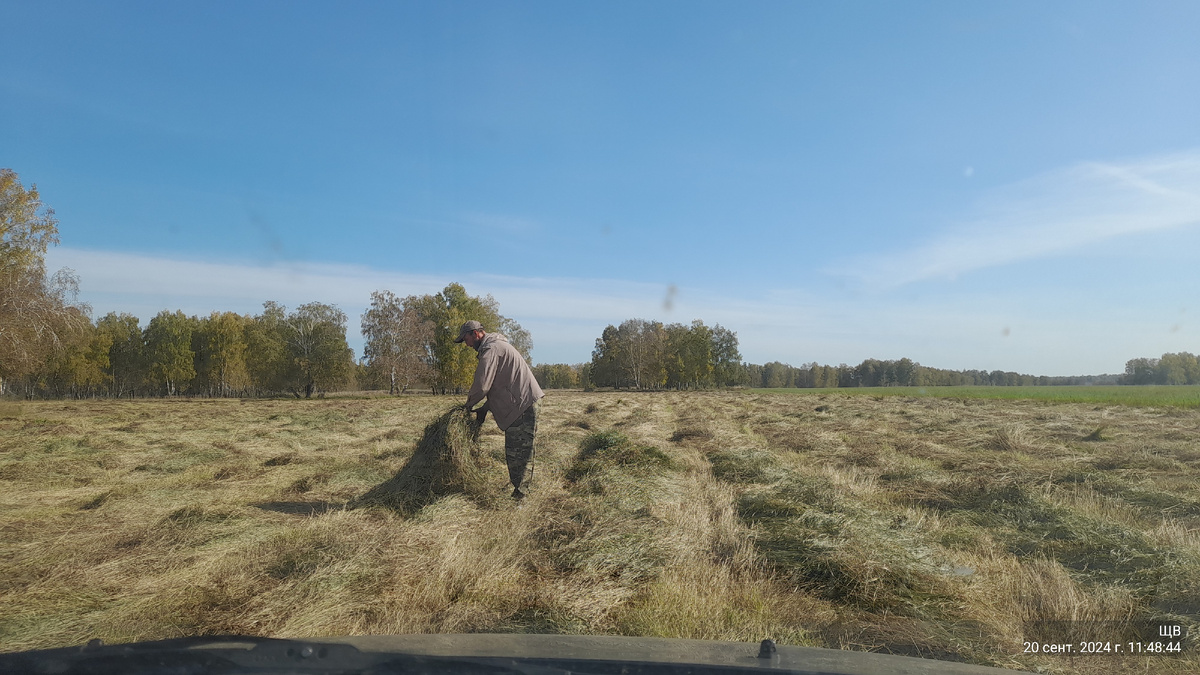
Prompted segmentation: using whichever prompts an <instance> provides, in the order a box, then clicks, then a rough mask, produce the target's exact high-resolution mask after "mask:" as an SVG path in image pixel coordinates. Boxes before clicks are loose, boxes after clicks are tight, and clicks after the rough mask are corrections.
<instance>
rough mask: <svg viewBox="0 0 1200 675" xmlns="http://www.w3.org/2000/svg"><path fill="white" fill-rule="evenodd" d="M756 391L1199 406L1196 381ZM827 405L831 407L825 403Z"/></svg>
mask: <svg viewBox="0 0 1200 675" xmlns="http://www.w3.org/2000/svg"><path fill="white" fill-rule="evenodd" d="M751 391H754V392H756V393H767V394H799V395H804V396H828V395H830V394H835V395H841V396H874V397H880V398H882V397H886V396H909V397H916V398H971V399H999V400H1033V401H1051V402H1056V403H1097V404H1110V405H1129V406H1168V407H1174V408H1200V386H1196V385H1178V386H1167V385H1137V386H1134V385H1094V386H1078V387H848V388H844V389H842V388H833V389H753V390H751ZM826 409H828V407H827V406H826Z"/></svg>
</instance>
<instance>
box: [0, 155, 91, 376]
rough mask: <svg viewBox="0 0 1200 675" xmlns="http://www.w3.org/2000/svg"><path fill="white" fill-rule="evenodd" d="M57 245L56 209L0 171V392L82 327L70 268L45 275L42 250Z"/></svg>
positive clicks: (40, 363) (83, 311) (33, 187)
mask: <svg viewBox="0 0 1200 675" xmlns="http://www.w3.org/2000/svg"><path fill="white" fill-rule="evenodd" d="M57 243H58V219H57V218H55V217H54V209H51V208H50V207H48V206H46V205H45V204H43V203H42V200H41V196H40V194H39V193H38V190H37V186H36V185H31V186H30V188H29V189H28V190H26V189H25V187H24V185H22V184H21V181H20V179H19V178H18V176H17V174H16V172H14V171H13V170H11V169H0V394H2V393H4V391H5V389H6V388H7V387H8V382H9V381H11V380H13V379H16V378H20V377H24V376H27V375H31V374H32V373H34V372H36V371H37V370H38V369H39V368H40V367H42V366H43V365H44V364H45V363H46V359H47V358H49V356H50V355H51V353H53V352H54V351H55V350H58V349H61V348H63V347H64V346H65V344H66V343H67V342H68V341H69V340H70V339H71V338H72V337H73V336H77V335H78V334H79V333H80V332H81V331H83V330H84V324H86V323H88V320H87V315H88V313H89V311H90V310H87V309H86V307H84V306H82V305H76V304H75V293H76V292H77V291H78V288H79V284H78V279H77V278H76V277H75V276H74V274H73V273H72V272H71V271H70V270H60V271H59V272H58V273H56V274H54V275H53V276H50V277H47V275H46V268H45V255H46V249H47V248H48V247H49V246H50V245H51V244H57Z"/></svg>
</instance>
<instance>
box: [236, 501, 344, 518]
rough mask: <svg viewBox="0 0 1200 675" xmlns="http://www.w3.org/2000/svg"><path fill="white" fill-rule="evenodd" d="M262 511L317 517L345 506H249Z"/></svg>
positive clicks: (316, 503)
mask: <svg viewBox="0 0 1200 675" xmlns="http://www.w3.org/2000/svg"><path fill="white" fill-rule="evenodd" d="M250 506H253V507H255V508H258V509H262V510H263V511H274V512H275V513H286V514H288V515H294V516H319V515H321V514H322V513H326V512H328V511H334V510H336V509H340V508H343V507H345V506H346V505H345V504H334V503H333V502H257V503H254V504H251V505H250Z"/></svg>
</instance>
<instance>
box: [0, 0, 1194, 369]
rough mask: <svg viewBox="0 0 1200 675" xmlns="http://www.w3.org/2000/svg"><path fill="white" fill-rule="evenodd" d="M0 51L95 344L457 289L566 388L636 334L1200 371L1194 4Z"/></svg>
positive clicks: (346, 29)
mask: <svg viewBox="0 0 1200 675" xmlns="http://www.w3.org/2000/svg"><path fill="white" fill-rule="evenodd" d="M0 15H3V16H4V17H5V20H4V22H5V24H6V25H7V26H9V27H8V28H6V30H5V47H4V52H5V62H6V65H5V67H4V68H3V69H0V166H5V167H10V168H12V169H14V170H15V171H17V173H18V174H19V175H20V176H21V178H22V180H23V182H25V183H26V184H27V185H28V184H29V183H37V185H38V187H39V188H40V190H41V191H42V195H43V198H44V199H45V201H46V202H47V203H49V204H50V205H52V206H53V207H54V208H55V210H56V211H57V214H58V217H59V218H60V221H61V224H60V233H61V238H62V245H61V246H60V247H58V248H56V249H54V251H53V252H52V253H51V255H50V258H49V262H50V264H51V266H69V267H71V268H73V269H75V270H76V271H77V272H78V273H79V275H80V277H81V299H82V300H84V301H87V302H89V303H91V304H92V306H93V307H94V309H95V311H96V312H97V314H102V313H105V312H108V311H128V312H132V313H134V314H136V315H138V316H140V317H141V318H142V319H143V321H145V320H148V319H149V318H150V316H152V315H153V314H155V313H157V312H158V311H159V310H160V309H172V310H174V309H183V310H184V311H185V312H188V313H194V314H207V313H208V312H211V311H214V310H233V311H239V312H243V313H253V312H256V311H258V309H259V308H260V307H261V304H262V302H263V301H265V300H277V301H281V302H284V303H285V304H288V305H289V306H295V305H297V304H301V303H304V302H309V301H321V302H331V303H336V304H338V305H339V306H340V307H341V308H342V309H343V310H345V311H346V313H347V314H348V315H350V317H351V321H350V331H349V332H350V338H351V344H352V346H354V347H355V348H356V350H357V351H361V337H359V336H358V335H357V330H358V324H357V319H358V316H359V315H360V314H361V313H362V311H363V310H364V309H365V307H366V305H367V303H368V302H369V296H370V292H371V291H373V290H377V289H383V288H387V289H389V290H392V291H394V292H396V293H399V294H401V295H404V294H408V293H429V292H436V291H437V290H439V289H440V288H441V287H442V286H444V285H445V284H446V283H448V282H451V281H458V282H461V283H463V284H464V285H466V287H467V290H468V291H469V292H471V293H473V294H486V293H491V294H492V295H494V296H495V297H496V299H497V300H499V302H500V305H501V311H502V312H504V313H505V314H506V315H509V316H512V317H513V318H515V319H517V320H518V321H519V322H520V323H521V324H522V325H524V326H525V327H527V328H529V329H530V330H531V332H532V333H533V338H534V345H535V347H534V353H533V356H534V360H535V361H536V362H578V361H584V360H587V359H588V358H590V351H591V348H592V343H593V341H594V339H595V338H596V337H597V336H598V335H599V333H600V331H601V330H602V329H603V327H604V326H605V325H607V324H609V323H617V322H620V321H621V320H623V319H626V318H632V317H642V318H649V319H660V320H663V321H668V322H670V321H682V322H688V321H691V320H692V319H694V318H701V319H704V320H705V321H706V322H708V323H710V324H711V323H721V324H722V325H725V326H726V327H728V328H731V329H732V330H735V331H737V333H738V335H739V338H740V340H741V344H742V352H743V356H744V357H745V358H746V359H747V360H749V361H753V362H757V363H762V362H765V361H770V360H781V361H786V362H790V363H794V364H799V363H803V362H808V361H814V360H815V361H819V362H822V363H835V364H836V363H839V362H847V363H851V364H854V363H858V362H859V361H861V360H862V359H864V358H868V357H874V358H899V357H901V356H908V357H910V358H913V359H915V360H917V361H919V362H921V363H924V364H927V365H931V366H937V367H945V368H984V369H988V370H992V369H1002V370H1017V371H1020V372H1029V373H1034V374H1047V375H1066V374H1082V373H1101V372H1119V371H1121V370H1122V369H1123V367H1124V363H1125V361H1126V360H1127V359H1130V358H1133V357H1137V356H1157V355H1159V354H1162V353H1163V352H1167V351H1185V350H1186V351H1192V352H1196V351H1200V306H1197V303H1196V302H1195V297H1197V292H1198V291H1200V265H1197V264H1196V261H1197V259H1198V258H1200V256H1198V255H1197V254H1198V253H1200V125H1197V124H1196V120H1197V119H1200V40H1197V39H1196V36H1195V27H1196V26H1198V25H1200V4H1196V3H1192V2H1178V3H1153V2H1151V3H1145V2H1137V3H1134V2H1126V3H1104V2H1079V3H1071V2H1056V3H1041V2H1006V3H959V2H926V3H917V2H914V3H884V2H857V3H856V2H847V3H818V2H757V3H733V2H728V3H704V2H659V3H644V2H628V3H623V2H604V3H561V2H547V3H532V2H443V3H435V2H423V3H400V2H379V3H344V2H343V3H336V4H335V3H302V2H238V3H235V2H213V3H187V4H185V3H158V2H145V3H131V2H104V3H95V2H54V3H24V2H8V1H5V0H0ZM672 288H673V289H674V291H673V292H672V291H670V290H669V289H672ZM668 300H669V302H668Z"/></svg>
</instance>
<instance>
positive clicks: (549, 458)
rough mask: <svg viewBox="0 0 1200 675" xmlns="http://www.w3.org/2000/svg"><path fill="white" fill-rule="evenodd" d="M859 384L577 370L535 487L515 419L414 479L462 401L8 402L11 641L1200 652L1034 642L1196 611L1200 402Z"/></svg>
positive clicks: (1084, 667) (953, 654)
mask: <svg viewBox="0 0 1200 675" xmlns="http://www.w3.org/2000/svg"><path fill="white" fill-rule="evenodd" d="M1088 389H1092V388H1088ZM875 391H878V390H875ZM845 393H846V392H824V393H822V394H820V395H819V396H818V398H817V399H815V400H809V401H808V402H807V403H804V404H803V405H797V401H798V399H797V398H796V397H795V396H794V395H790V394H791V392H789V395H779V394H763V393H753V392H750V393H747V392H689V393H657V394H637V395H630V394H627V393H622V394H621V395H620V398H618V396H617V395H615V394H596V393H586V394H585V393H558V392H552V393H551V394H550V395H549V396H548V397H547V398H546V400H545V401H544V402H543V407H542V415H541V419H540V421H541V422H542V424H540V425H539V426H540V428H541V431H540V432H539V435H538V439H537V459H536V465H537V473H536V475H535V477H534V482H533V491H532V493H531V495H530V496H529V497H528V499H527V500H526V501H525V503H524V505H523V507H522V508H520V509H515V508H512V506H511V503H510V502H509V501H508V500H507V492H508V488H507V487H506V485H505V482H506V481H505V474H504V469H503V459H502V458H503V436H502V434H499V433H497V432H496V431H495V429H494V425H490V426H489V428H488V429H486V430H485V431H484V433H482V434H480V436H479V441H478V442H479V449H478V452H477V454H474V453H468V456H470V457H473V458H474V460H475V461H476V462H477V463H478V467H479V468H481V470H482V471H483V473H484V474H485V475H486V476H487V478H486V480H484V481H482V482H480V483H478V484H477V485H474V486H473V487H469V488H468V487H467V485H466V483H465V482H463V481H461V480H460V481H458V482H457V483H455V482H454V481H453V480H447V481H442V483H441V484H443V488H445V489H441V488H439V489H430V487H429V486H430V485H432V484H434V483H435V482H436V481H434V480H432V478H431V477H430V476H425V478H421V479H419V480H418V479H416V478H415V474H414V473H413V471H412V470H411V469H410V470H409V474H406V475H409V477H410V478H413V480H412V481H410V482H409V483H405V485H404V486H403V487H402V486H401V485H400V483H402V482H403V481H399V482H396V481H398V479H399V478H400V476H401V475H402V474H405V470H406V467H412V466H415V465H418V464H420V457H422V456H423V454H422V453H425V452H426V451H427V450H429V448H431V447H434V446H437V447H440V448H442V449H443V450H444V449H445V448H446V447H447V445H449V446H454V445H455V444H459V446H458V447H466V446H463V445H461V444H460V441H461V440H462V439H461V437H458V440H455V438H450V437H448V436H446V435H445V434H446V432H448V431H450V427H449V426H445V425H444V426H442V427H441V430H440V431H439V429H438V428H433V429H432V431H431V430H430V428H427V427H429V426H436V425H428V423H429V422H430V421H431V420H436V419H438V418H439V416H440V415H441V414H442V413H444V412H445V410H446V407H447V399H446V398H444V397H442V398H439V397H427V396H404V397H400V398H388V397H369V398H363V399H354V400H350V399H336V398H330V399H325V400H321V401H291V400H268V401H246V402H236V401H203V402H202V401H173V402H172V401H67V402H22V403H20V404H18V405H10V406H8V407H6V408H4V409H2V410H0V645H2V647H0V648H2V649H6V650H18V649H28V648H34V647H57V646H65V645H72V644H74V645H78V644H82V643H84V642H86V641H87V640H89V639H91V638H94V637H100V638H103V639H105V640H106V641H110V642H120V641H127V640H145V639H155V638H165V637H174V636H180V635H190V634H196V633H246V634H257V635H275V636H282V637H298V636H313V635H339V634H342V635H344V634H370V633H406V632H486V631H519V632H530V631H536V632H567V633H599V634H625V635H653V636H663V637H690V638H702V639H733V640H748V641H753V640H759V639H762V638H763V637H774V638H775V639H777V640H779V641H781V642H783V643H786V644H802V645H818V646H827V647H835V648H851V649H871V650H875V651H882V652H890V653H898V654H908V655H916V656H925V657H931V658H939V659H951V660H960V661H969V662H975V663H986V664H993V665H1005V666H1010V667H1021V668H1026V669H1030V670H1035V669H1038V668H1041V669H1042V670H1045V671H1050V672H1062V673H1107V672H1118V671H1120V670H1121V669H1123V668H1125V669H1127V670H1129V671H1130V672H1134V671H1135V668H1134V666H1135V665H1136V666H1138V667H1139V668H1140V670H1142V671H1145V670H1149V671H1151V672H1172V671H1173V672H1181V673H1182V672H1196V671H1197V670H1200V664H1198V663H1197V662H1196V658H1195V656H1194V655H1192V654H1185V655H1183V656H1181V657H1165V656H1153V657H1149V660H1147V657H1146V656H1143V657H1142V658H1141V661H1140V662H1139V663H1138V664H1125V663H1124V662H1123V661H1122V660H1120V659H1116V658H1114V657H1112V656H1108V657H1106V658H1105V659H1103V660H1097V661H1094V662H1093V661H1089V660H1087V659H1084V658H1075V659H1067V658H1064V657H1057V656H1053V655H1044V654H1042V655H1025V654H1022V652H1021V642H1022V639H1023V638H1034V637H1038V636H1043V637H1050V636H1051V635H1050V633H1048V632H1047V631H1048V630H1049V629H1048V628H1047V627H1048V626H1053V625H1060V624H1061V622H1064V621H1072V622H1076V626H1077V628H1078V627H1079V626H1086V627H1090V628H1088V630H1091V635H1090V637H1091V638H1092V639H1101V638H1103V635H1102V633H1103V631H1105V630H1108V628H1106V627H1112V626H1120V625H1132V623H1133V622H1137V621H1142V620H1147V619H1152V618H1159V619H1169V620H1177V621H1182V622H1184V623H1186V624H1187V625H1188V626H1189V627H1191V628H1192V629H1193V633H1194V630H1195V628H1196V627H1197V621H1198V620H1200V583H1198V582H1197V581H1196V580H1197V579H1200V537H1198V535H1197V534H1196V533H1197V531H1200V499H1197V497H1196V495H1197V494H1200V480H1198V474H1200V452H1198V451H1197V449H1196V447H1195V441H1196V438H1197V429H1198V428H1200V412H1197V411H1191V410H1186V409H1179V408H1176V409H1162V408H1144V407H1135V406H1102V407H1097V406H1096V405H1095V404H1092V403H1089V404H1076V403H1057V402H1046V401H1036V400H1013V401H999V400H986V399H968V398H965V397H962V396H959V397H958V398H936V397H932V396H926V397H913V396H901V397H895V396H886V395H883V396H881V397H880V398H878V399H877V398H875V397H873V396H854V395H842V394H845ZM872 393H874V392H872ZM821 396H824V398H821ZM618 401H620V402H619V403H618ZM815 408H823V409H822V410H820V411H817V410H815ZM580 411H585V412H583V413H581V412H580ZM580 421H586V423H587V427H588V428H584V427H583V426H582V425H580V424H578V422H580ZM1097 430H1101V431H1100V432H1099V433H1095V434H1094V432H1097ZM439 434H441V435H439ZM1093 434H1094V435H1095V436H1099V438H1092V436H1093ZM426 454H428V453H426ZM439 456H440V455H439ZM385 485H390V488H389V489H388V490H384V491H383V492H388V493H389V494H391V495H392V496H393V497H396V496H397V491H399V501H398V502H394V501H393V502H389V500H386V499H379V500H376V499H368V498H367V497H368V496H370V495H372V494H374V495H375V496H379V495H380V494H381V492H377V491H379V490H380V489H381V488H383V487H384V486H385ZM396 503H399V504H400V506H399V507H398V508H397V506H396ZM351 505H355V506H362V508H349V506H351ZM1056 622H1058V623H1057V624H1056ZM1103 622H1110V623H1103ZM1079 630H1083V629H1079ZM1189 648H1190V646H1189Z"/></svg>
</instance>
